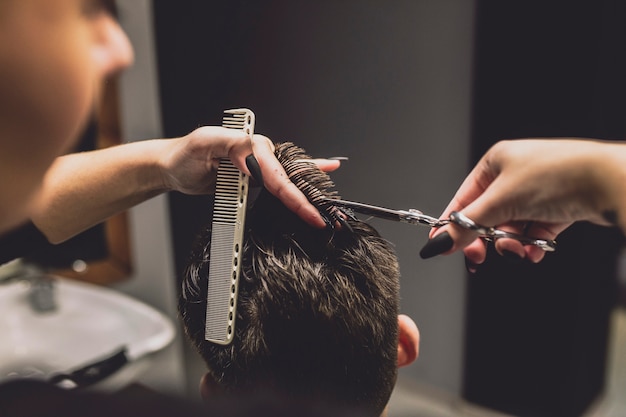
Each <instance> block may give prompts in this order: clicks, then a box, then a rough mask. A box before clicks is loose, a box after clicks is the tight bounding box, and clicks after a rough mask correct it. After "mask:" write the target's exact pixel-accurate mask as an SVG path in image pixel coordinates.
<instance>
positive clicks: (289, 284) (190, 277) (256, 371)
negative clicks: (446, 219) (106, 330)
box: [179, 144, 400, 415]
mask: <svg viewBox="0 0 626 417" xmlns="http://www.w3.org/2000/svg"><path fill="white" fill-rule="evenodd" d="M293 146H294V145H292V144H282V145H277V148H276V152H277V154H280V152H282V151H284V150H285V149H286V148H289V147H293ZM320 172H321V171H320ZM324 175H325V174H324ZM348 222H349V225H350V227H349V228H347V227H341V228H331V227H328V228H326V229H315V228H313V227H311V226H309V225H307V224H306V223H305V222H303V221H302V220H301V219H300V218H299V217H297V216H296V215H295V214H294V213H292V212H291V211H289V210H288V209H287V208H286V207H285V206H284V205H283V204H282V203H281V202H280V201H279V200H278V199H276V198H275V197H274V196H272V195H271V194H269V193H268V192H266V191H265V190H263V191H261V193H260V194H259V196H258V198H257V199H256V201H255V202H254V204H252V205H251V207H250V208H249V210H248V213H247V216H246V222H245V234H244V245H243V257H242V265H241V267H242V274H241V275H242V276H241V279H240V283H239V295H238V304H237V310H236V315H237V317H236V322H235V336H234V340H233V342H232V343H231V344H230V345H227V346H224V345H218V344H214V343H211V342H208V341H206V340H205V338H204V331H205V314H206V297H207V286H208V283H207V280H208V277H207V275H208V265H209V262H210V259H209V257H210V244H211V242H210V238H211V230H210V226H209V227H208V228H205V229H204V230H203V231H202V233H201V234H200V236H199V238H198V239H197V241H196V244H195V247H194V248H193V249H192V253H191V259H190V262H189V265H188V267H187V269H186V271H185V276H184V278H183V286H182V293H181V298H180V302H179V311H180V313H181V317H182V320H183V323H184V327H185V332H186V333H187V336H188V337H189V339H190V340H191V341H192V343H193V344H194V345H195V346H196V348H197V349H198V352H199V353H200V355H201V356H202V358H203V359H204V361H205V362H206V364H207V366H208V372H209V374H210V375H211V377H212V378H213V379H214V381H216V382H217V384H218V385H219V386H220V387H222V388H223V389H224V391H225V392H227V393H230V394H239V393H253V392H258V391H260V390H265V389H271V390H272V391H274V392H278V393H280V394H281V395H285V396H286V397H289V398H303V399H307V401H308V402H310V400H312V399H313V400H315V401H320V402H324V403H327V404H337V405H340V406H342V407H359V408H363V409H364V410H367V412H368V414H369V412H371V413H372V415H379V414H380V413H382V411H383V410H384V408H385V406H386V405H387V402H388V401H389V397H390V395H391V392H392V390H393V387H394V385H395V382H396V377H397V343H398V308H399V307H398V306H399V275H400V273H399V267H398V261H397V257H396V255H395V253H394V251H393V249H392V247H391V245H390V243H389V242H387V241H386V240H385V239H383V238H382V237H381V236H380V235H379V234H378V232H377V231H376V230H375V229H374V228H372V227H371V226H370V225H368V224H366V223H363V222H360V221H357V220H355V219H349V220H348ZM350 229H351V230H350Z"/></svg>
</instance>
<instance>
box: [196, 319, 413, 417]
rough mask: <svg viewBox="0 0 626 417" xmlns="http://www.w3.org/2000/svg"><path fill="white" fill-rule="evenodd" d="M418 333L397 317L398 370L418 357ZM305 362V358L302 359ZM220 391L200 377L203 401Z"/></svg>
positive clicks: (206, 377)
mask: <svg viewBox="0 0 626 417" xmlns="http://www.w3.org/2000/svg"><path fill="white" fill-rule="evenodd" d="M419 345H420V333H419V330H418V328H417V325H416V324H415V322H414V321H413V319H411V318H410V317H409V316H407V315H405V314H400V315H398V360H397V363H398V368H402V367H404V366H408V365H410V364H412V363H413V362H414V361H415V360H416V359H417V357H418V356H419ZM303 360H306V358H303ZM221 393H222V391H221V388H220V386H219V384H217V383H216V382H215V380H214V379H213V378H212V377H211V375H210V374H209V373H206V374H204V375H203V376H202V379H201V380H200V396H201V397H202V398H203V400H204V401H207V402H209V401H210V400H211V399H213V398H215V397H216V396H219V395H221ZM387 412H388V407H387V408H385V410H384V411H383V413H382V414H381V417H386V416H387Z"/></svg>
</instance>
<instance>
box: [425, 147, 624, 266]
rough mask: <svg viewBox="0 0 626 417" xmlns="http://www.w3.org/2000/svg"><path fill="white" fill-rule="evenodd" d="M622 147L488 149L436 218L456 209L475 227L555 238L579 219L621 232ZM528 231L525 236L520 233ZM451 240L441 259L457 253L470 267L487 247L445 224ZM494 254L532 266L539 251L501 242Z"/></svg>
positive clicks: (538, 258)
mask: <svg viewBox="0 0 626 417" xmlns="http://www.w3.org/2000/svg"><path fill="white" fill-rule="evenodd" d="M625 167H626V145H623V144H620V143H616V142H602V141H596V140H586V139H549V140H541V139H526V140H511V141H502V142H499V143H497V144H496V145H494V146H493V147H492V148H491V149H490V150H489V151H488V152H487V153H486V154H485V155H484V156H483V157H482V158H481V160H480V161H479V162H478V164H477V165H476V167H475V168H474V169H473V170H472V171H471V173H470V174H469V175H468V177H467V178H466V179H465V181H464V182H463V184H462V185H461V187H460V188H459V190H458V191H457V193H456V194H455V196H454V198H453V199H452V201H451V202H450V204H449V205H448V207H447V208H446V209H445V211H444V212H443V214H442V218H447V217H448V216H449V214H450V212H451V211H455V210H456V211H461V212H462V213H463V214H465V215H466V216H468V217H469V218H470V219H472V220H474V221H475V222H476V223H479V224H483V225H487V226H497V227H498V228H501V229H503V230H507V231H511V232H515V233H520V234H524V233H526V234H527V235H528V236H533V237H537V238H545V239H555V238H556V237H557V236H558V235H559V233H561V232H562V231H563V230H565V229H566V228H568V227H569V226H570V225H571V224H572V223H574V222H577V221H589V222H592V223H596V224H599V225H605V226H610V225H615V226H619V227H621V229H622V231H625V232H626V197H625V196H626V168H625ZM528 222H532V223H530V227H529V228H528V227H527V229H526V230H525V231H524V227H525V226H528V225H529V223H528ZM443 232H448V233H449V235H450V236H451V237H452V239H453V241H454V245H453V247H452V248H451V249H450V250H449V251H448V252H446V253H452V252H455V251H458V250H463V251H464V253H465V256H466V257H467V258H468V260H469V261H470V262H472V263H474V264H480V263H482V262H484V260H485V256H486V249H485V246H484V244H483V243H482V241H481V240H480V239H476V234H475V233H474V232H471V231H468V230H464V229H462V228H461V227H459V226H456V225H447V226H445V227H442V228H440V229H438V230H434V231H433V232H431V236H435V235H438V234H440V233H443ZM496 249H497V250H498V251H499V252H500V253H503V251H508V252H510V253H511V252H512V253H514V254H516V255H517V256H519V257H520V258H526V259H528V260H530V261H531V262H539V261H541V260H542V259H543V257H544V255H545V253H544V252H543V251H542V250H541V249H539V248H537V247H534V246H525V247H524V246H522V245H521V244H520V243H519V242H517V241H515V240H511V239H500V240H498V242H497V243H496Z"/></svg>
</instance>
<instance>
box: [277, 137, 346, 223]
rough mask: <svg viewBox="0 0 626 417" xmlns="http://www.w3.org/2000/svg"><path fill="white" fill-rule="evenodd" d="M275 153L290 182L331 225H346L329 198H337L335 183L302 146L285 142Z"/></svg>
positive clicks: (278, 146)
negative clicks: (337, 223)
mask: <svg viewBox="0 0 626 417" xmlns="http://www.w3.org/2000/svg"><path fill="white" fill-rule="evenodd" d="M276 155H277V158H278V160H279V162H280V163H281V164H282V165H283V168H284V169H285V172H286V173H287V175H288V176H289V179H290V180H291V182H293V183H294V184H295V185H296V187H298V188H299V189H300V191H302V193H303V194H304V195H305V196H306V197H307V199H308V200H309V201H310V202H311V204H313V206H315V208H317V209H318V210H319V211H320V213H321V214H322V216H324V217H325V218H326V220H327V222H328V224H330V225H331V226H332V225H333V224H334V223H335V222H339V223H340V224H342V225H347V224H346V223H345V219H344V217H343V216H341V214H342V212H341V210H339V209H338V208H337V207H336V206H334V205H333V204H332V203H331V202H330V201H329V199H331V200H332V199H337V198H339V196H338V193H337V191H336V190H335V189H334V188H335V184H334V183H333V182H332V180H331V179H330V177H329V176H328V174H326V173H325V172H323V171H322V170H320V169H319V168H318V166H317V165H316V164H315V163H314V162H313V161H312V160H311V157H310V156H309V155H307V154H306V153H305V152H304V150H303V149H302V148H299V147H297V146H296V145H294V144H293V143H290V142H285V143H282V144H279V145H277V146H276Z"/></svg>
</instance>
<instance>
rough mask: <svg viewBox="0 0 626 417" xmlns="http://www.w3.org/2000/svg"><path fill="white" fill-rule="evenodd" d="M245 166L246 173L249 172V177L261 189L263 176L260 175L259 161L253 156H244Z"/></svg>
mask: <svg viewBox="0 0 626 417" xmlns="http://www.w3.org/2000/svg"><path fill="white" fill-rule="evenodd" d="M246 166H247V167H248V171H250V175H251V176H252V178H253V179H254V180H255V181H256V182H257V183H258V184H259V185H260V186H261V187H263V174H262V173H261V167H260V166H259V161H257V160H256V158H255V157H254V154H250V155H248V156H246Z"/></svg>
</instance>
